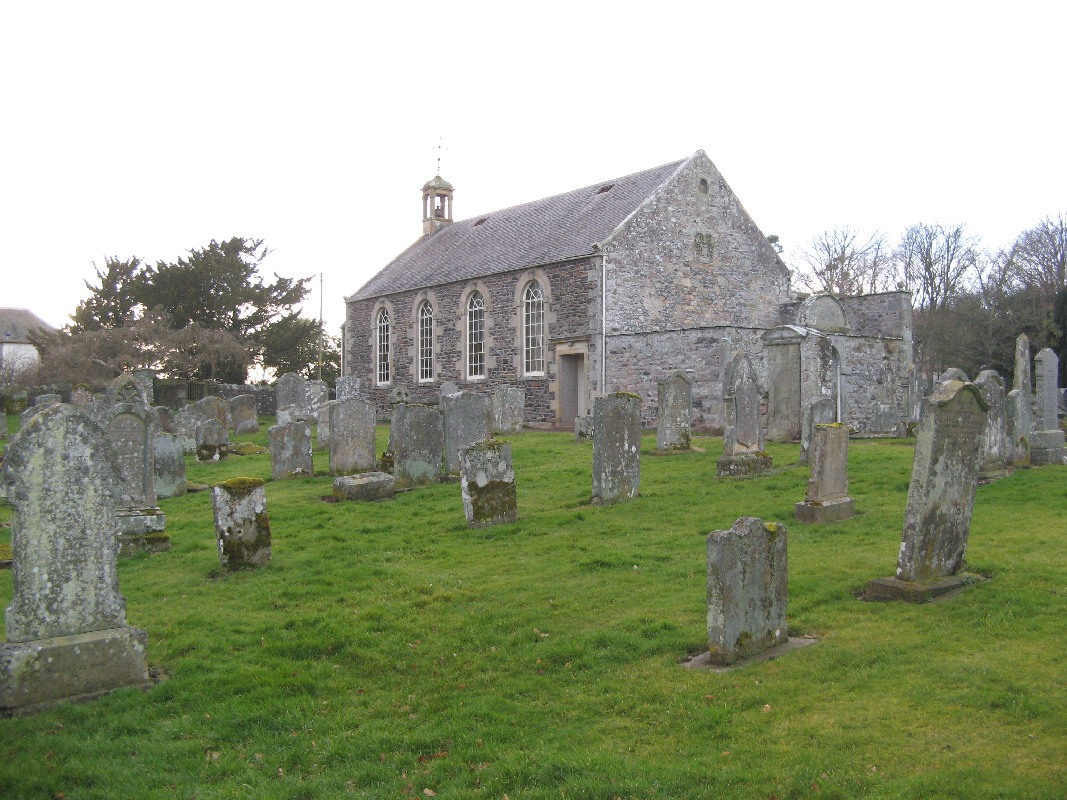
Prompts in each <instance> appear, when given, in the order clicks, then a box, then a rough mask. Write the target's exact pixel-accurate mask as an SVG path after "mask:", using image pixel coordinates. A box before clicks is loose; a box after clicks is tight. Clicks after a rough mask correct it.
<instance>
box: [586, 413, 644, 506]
mask: <svg viewBox="0 0 1067 800" xmlns="http://www.w3.org/2000/svg"><path fill="white" fill-rule="evenodd" d="M640 487H641V398H640V397H638V396H637V395H635V394H630V393H628V392H615V393H614V394H609V395H606V396H603V397H597V398H596V399H594V400H593V503H595V504H597V505H600V504H607V503H616V502H619V501H623V500H632V499H633V498H634V497H637V493H638V490H639V489H640Z"/></svg>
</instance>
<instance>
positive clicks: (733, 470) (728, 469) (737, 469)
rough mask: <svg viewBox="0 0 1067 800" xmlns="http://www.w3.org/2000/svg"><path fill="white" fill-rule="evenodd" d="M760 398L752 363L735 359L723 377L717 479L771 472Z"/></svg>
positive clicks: (740, 357) (740, 356) (737, 357)
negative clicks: (722, 427)
mask: <svg viewBox="0 0 1067 800" xmlns="http://www.w3.org/2000/svg"><path fill="white" fill-rule="evenodd" d="M760 398H761V392H760V388H759V383H758V382H757V380H756V371H755V369H754V368H753V367H752V362H751V361H750V360H749V358H748V356H746V355H738V356H736V357H735V358H734V359H733V360H732V361H731V362H730V365H729V367H727V369H726V373H725V374H724V376H723V399H724V400H725V402H726V429H725V430H724V431H723V435H722V445H723V447H722V457H721V458H720V459H719V461H718V464H717V465H716V473H717V474H718V475H720V476H723V475H758V474H759V473H762V472H767V471H768V470H769V469H770V468H771V457H770V456H769V455H767V453H766V452H765V451H764V449H763V448H764V443H763V427H762V425H761V424H760Z"/></svg>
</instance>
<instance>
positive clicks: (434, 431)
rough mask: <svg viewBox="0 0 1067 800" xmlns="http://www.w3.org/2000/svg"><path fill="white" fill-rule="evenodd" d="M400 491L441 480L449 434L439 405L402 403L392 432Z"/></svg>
mask: <svg viewBox="0 0 1067 800" xmlns="http://www.w3.org/2000/svg"><path fill="white" fill-rule="evenodd" d="M389 441H390V449H391V450H392V453H393V475H394V476H395V477H396V486H397V488H398V489H402V488H406V487H408V486H417V485H419V484H424V483H433V482H435V481H438V480H440V478H441V474H442V472H441V470H442V464H443V459H444V448H445V431H444V425H443V424H442V420H441V412H440V411H438V410H437V407H436V406H424V405H418V404H414V403H399V404H398V405H397V406H396V407H395V408H394V409H393V424H392V427H391V428H390V430H389Z"/></svg>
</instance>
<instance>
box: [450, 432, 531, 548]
mask: <svg viewBox="0 0 1067 800" xmlns="http://www.w3.org/2000/svg"><path fill="white" fill-rule="evenodd" d="M459 461H460V464H459V475H460V486H461V489H462V493H463V512H464V513H465V514H466V515H467V525H468V527H471V528H483V527H485V526H486V525H496V524H498V523H501V522H514V521H515V520H516V519H518V505H517V502H516V499H515V497H516V495H515V470H514V469H513V468H512V466H511V445H510V444H508V443H507V442H502V441H500V440H499V439H490V440H488V441H485V442H477V443H476V444H472V445H471V446H470V447H465V448H463V451H462V452H461V453H460V458H459Z"/></svg>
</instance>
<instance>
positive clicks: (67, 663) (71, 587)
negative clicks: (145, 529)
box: [0, 405, 148, 716]
mask: <svg viewBox="0 0 1067 800" xmlns="http://www.w3.org/2000/svg"><path fill="white" fill-rule="evenodd" d="M118 475H119V470H118V464H117V463H116V459H115V453H114V449H113V448H112V446H111V443H110V442H109V441H108V440H107V437H106V435H105V434H104V432H103V431H102V430H101V429H100V427H99V426H98V425H97V424H96V423H95V422H93V421H92V420H91V419H90V417H89V415H88V414H86V413H84V412H82V411H79V410H78V409H75V408H73V407H71V406H67V405H58V406H53V407H51V408H48V409H46V410H43V411H42V412H41V413H40V414H39V415H38V416H37V417H36V418H35V419H34V420H33V421H32V422H31V424H30V425H29V426H27V428H26V429H25V430H23V431H21V432H20V433H19V434H18V435H17V436H16V437H15V439H14V440H13V441H12V442H11V444H10V445H9V446H8V448H7V453H6V456H5V459H4V481H3V482H4V485H5V487H6V488H7V490H8V498H9V502H11V504H12V505H13V506H14V508H15V510H14V513H13V514H12V518H11V549H12V553H13V560H12V584H13V594H12V599H11V605H10V606H8V608H7V614H6V628H7V637H6V639H7V640H6V641H5V642H4V643H2V644H0V715H3V716H9V715H11V714H19V713H28V712H32V711H35V710H37V709H40V708H43V707H46V706H48V705H51V704H53V703H57V702H60V701H62V700H69V699H88V698H92V697H96V696H98V695H101V694H103V693H105V692H108V691H111V690H113V689H119V688H122V687H125V686H147V685H148V667H147V664H146V662H145V646H146V644H147V641H148V637H147V635H146V634H145V632H144V631H142V630H138V629H136V628H132V627H130V626H129V625H127V623H126V601H125V599H124V598H123V596H122V594H121V593H120V592H119V583H118V565H117V561H116V557H117V555H118V553H117V540H118V534H119V528H118V521H117V519H116V516H115V499H116V497H117V496H118V494H119V477H118Z"/></svg>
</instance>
